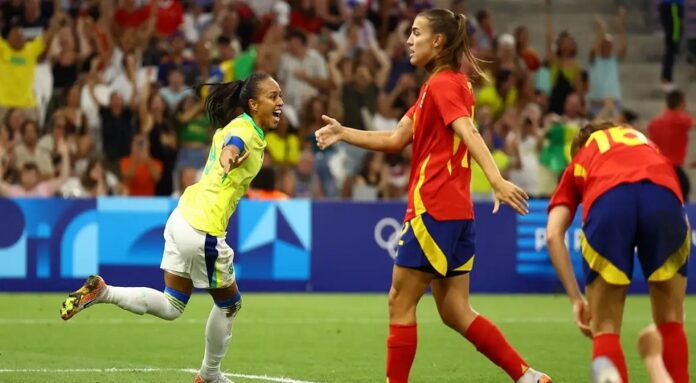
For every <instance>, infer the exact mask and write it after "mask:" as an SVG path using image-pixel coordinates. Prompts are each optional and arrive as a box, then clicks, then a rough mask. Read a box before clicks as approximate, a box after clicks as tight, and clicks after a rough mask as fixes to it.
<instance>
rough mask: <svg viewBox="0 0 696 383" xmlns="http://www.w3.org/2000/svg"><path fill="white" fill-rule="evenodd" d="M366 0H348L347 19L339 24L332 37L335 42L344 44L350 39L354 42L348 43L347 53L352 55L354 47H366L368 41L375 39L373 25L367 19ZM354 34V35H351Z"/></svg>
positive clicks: (368, 44) (368, 43) (367, 46)
mask: <svg viewBox="0 0 696 383" xmlns="http://www.w3.org/2000/svg"><path fill="white" fill-rule="evenodd" d="M366 3H367V0H354V1H348V8H349V10H348V14H349V17H348V20H347V21H346V22H345V23H343V25H341V27H340V28H339V29H338V32H336V33H335V34H334V35H333V37H334V39H335V40H336V44H338V45H341V44H345V43H346V41H348V40H350V39H355V43H354V44H351V45H350V48H351V50H350V51H348V55H349V56H350V57H353V55H354V54H355V51H354V50H355V49H367V48H369V46H370V42H371V41H373V40H376V39H377V34H376V31H375V26H374V25H373V24H372V22H371V21H370V20H368V19H367V4H366ZM351 35H354V36H355V37H351Z"/></svg>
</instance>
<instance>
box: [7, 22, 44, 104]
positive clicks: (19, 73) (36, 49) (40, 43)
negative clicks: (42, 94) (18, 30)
mask: <svg viewBox="0 0 696 383" xmlns="http://www.w3.org/2000/svg"><path fill="white" fill-rule="evenodd" d="M44 48H45V44H44V40H43V37H42V36H39V37H37V38H35V39H34V40H32V41H30V42H28V43H26V44H24V48H22V50H19V51H16V50H14V49H12V48H11V47H10V44H8V43H7V41H6V40H3V39H2V38H1V37H0V84H2V85H0V105H2V106H5V107H15V108H30V107H33V106H36V100H34V94H33V93H32V84H33V83H34V71H35V70H36V61H37V59H38V58H39V56H41V53H42V52H43V51H44Z"/></svg>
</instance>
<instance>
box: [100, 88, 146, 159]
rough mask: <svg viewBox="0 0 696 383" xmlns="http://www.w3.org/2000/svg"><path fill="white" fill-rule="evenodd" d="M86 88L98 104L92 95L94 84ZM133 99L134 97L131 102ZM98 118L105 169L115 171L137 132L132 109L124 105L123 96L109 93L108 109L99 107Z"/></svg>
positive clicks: (128, 150) (126, 153)
mask: <svg viewBox="0 0 696 383" xmlns="http://www.w3.org/2000/svg"><path fill="white" fill-rule="evenodd" d="M88 88H89V91H90V94H91V95H92V98H93V99H94V101H95V103H97V104H98V101H97V98H96V96H95V95H94V84H93V83H89V85H88ZM135 99H136V98H135V97H134V98H133V100H135ZM99 116H100V120H101V136H102V147H103V148H104V154H105V160H106V162H107V168H108V169H111V170H115V169H117V166H118V163H119V161H120V160H121V159H122V158H123V157H125V156H127V155H128V153H129V152H130V144H131V141H132V140H133V136H134V135H135V134H136V133H137V131H138V126H137V124H136V121H135V116H134V114H133V112H132V109H131V108H130V107H129V106H127V105H124V101H123V96H121V94H120V93H118V92H112V93H111V96H110V97H109V105H108V107H107V106H100V107H99Z"/></svg>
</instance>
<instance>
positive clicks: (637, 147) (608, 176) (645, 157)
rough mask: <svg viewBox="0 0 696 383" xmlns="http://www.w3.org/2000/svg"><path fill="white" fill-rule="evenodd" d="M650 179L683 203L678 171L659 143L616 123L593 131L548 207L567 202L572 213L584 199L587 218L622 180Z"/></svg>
mask: <svg viewBox="0 0 696 383" xmlns="http://www.w3.org/2000/svg"><path fill="white" fill-rule="evenodd" d="M639 181H650V182H652V183H654V184H656V185H661V186H664V187H666V188H667V189H669V190H671V191H672V193H674V195H676V196H677V197H678V198H679V200H680V201H681V202H682V203H684V199H683V197H682V193H681V188H680V186H679V180H678V179H677V174H676V173H675V171H674V168H673V167H672V164H671V163H670V162H669V160H668V159H667V158H666V157H665V156H663V155H662V154H660V153H659V152H658V150H657V147H655V145H654V144H653V143H652V142H649V141H648V139H647V138H645V136H644V135H643V134H642V133H641V132H639V131H637V130H634V129H631V128H626V127H618V126H617V127H614V128H610V129H605V130H599V131H596V132H594V133H592V134H591V135H590V138H589V139H588V140H587V143H586V144H585V145H584V146H583V147H582V148H580V150H578V152H577V153H576V154H575V157H573V159H572V160H571V161H570V164H568V167H567V168H566V169H565V171H564V172H563V176H562V177H561V182H560V183H559V184H558V188H557V189H556V191H555V192H554V194H553V196H552V197H551V202H549V210H551V209H552V208H553V207H554V206H557V205H566V206H568V208H569V209H570V211H571V213H572V215H575V211H576V209H577V207H578V204H580V203H582V205H583V208H582V220H583V221H585V218H586V217H587V213H588V212H589V211H590V208H591V207H592V204H593V203H594V202H595V201H596V200H597V198H599V197H600V196H601V195H602V194H604V193H605V192H607V191H608V190H610V189H611V188H613V187H615V186H618V185H620V184H627V183H634V182H639Z"/></svg>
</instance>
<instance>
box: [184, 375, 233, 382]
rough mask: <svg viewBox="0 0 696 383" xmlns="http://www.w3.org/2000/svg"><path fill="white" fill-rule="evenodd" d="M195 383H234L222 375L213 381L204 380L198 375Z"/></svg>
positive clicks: (194, 380)
mask: <svg viewBox="0 0 696 383" xmlns="http://www.w3.org/2000/svg"><path fill="white" fill-rule="evenodd" d="M193 383H232V381H231V380H229V379H227V377H226V376H225V375H222V373H220V374H218V375H217V376H216V377H214V378H213V379H212V380H204V379H203V377H202V376H201V375H200V374H197V375H196V377H195V378H194V379H193Z"/></svg>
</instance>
